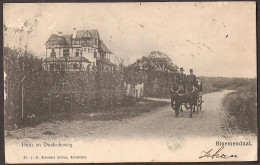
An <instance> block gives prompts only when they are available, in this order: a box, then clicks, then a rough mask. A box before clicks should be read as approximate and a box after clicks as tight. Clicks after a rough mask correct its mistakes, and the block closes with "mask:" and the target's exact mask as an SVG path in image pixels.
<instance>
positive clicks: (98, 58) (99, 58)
mask: <svg viewBox="0 0 260 165" xmlns="http://www.w3.org/2000/svg"><path fill="white" fill-rule="evenodd" d="M97 60H99V61H105V62H110V59H107V58H102V57H97Z"/></svg>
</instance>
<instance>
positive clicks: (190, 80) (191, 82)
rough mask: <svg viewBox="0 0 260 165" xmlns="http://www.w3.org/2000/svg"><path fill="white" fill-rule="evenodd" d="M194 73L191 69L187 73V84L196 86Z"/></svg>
mask: <svg viewBox="0 0 260 165" xmlns="http://www.w3.org/2000/svg"><path fill="white" fill-rule="evenodd" d="M196 82H197V81H196V75H194V74H193V69H190V74H189V75H188V83H189V85H192V86H195V87H196V85H197V84H196Z"/></svg>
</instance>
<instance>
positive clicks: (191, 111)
mask: <svg viewBox="0 0 260 165" xmlns="http://www.w3.org/2000/svg"><path fill="white" fill-rule="evenodd" d="M192 106H193V104H192V100H190V107H191V108H190V118H192V111H193V109H192Z"/></svg>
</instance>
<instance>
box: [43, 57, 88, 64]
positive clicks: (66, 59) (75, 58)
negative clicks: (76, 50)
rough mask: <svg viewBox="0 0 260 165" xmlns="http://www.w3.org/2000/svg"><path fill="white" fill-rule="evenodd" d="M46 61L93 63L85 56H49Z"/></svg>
mask: <svg viewBox="0 0 260 165" xmlns="http://www.w3.org/2000/svg"><path fill="white" fill-rule="evenodd" d="M45 61H46V62H66V61H67V62H87V63H91V62H90V61H89V60H88V59H86V58H85V57H82V58H81V57H70V56H69V57H67V58H65V57H47V58H46V59H45Z"/></svg>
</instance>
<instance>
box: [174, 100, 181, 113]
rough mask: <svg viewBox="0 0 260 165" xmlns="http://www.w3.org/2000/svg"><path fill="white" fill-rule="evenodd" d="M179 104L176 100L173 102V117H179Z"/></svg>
mask: <svg viewBox="0 0 260 165" xmlns="http://www.w3.org/2000/svg"><path fill="white" fill-rule="evenodd" d="M179 108H180V106H179V102H177V100H175V108H174V109H175V117H177V116H178V115H179Z"/></svg>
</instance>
